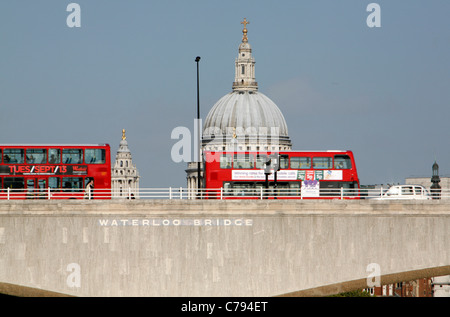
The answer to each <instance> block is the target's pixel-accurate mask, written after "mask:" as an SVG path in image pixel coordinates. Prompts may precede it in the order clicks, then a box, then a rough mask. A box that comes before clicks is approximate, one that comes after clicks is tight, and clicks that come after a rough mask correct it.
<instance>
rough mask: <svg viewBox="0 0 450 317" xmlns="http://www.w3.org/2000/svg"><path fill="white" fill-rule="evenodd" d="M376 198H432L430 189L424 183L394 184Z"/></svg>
mask: <svg viewBox="0 0 450 317" xmlns="http://www.w3.org/2000/svg"><path fill="white" fill-rule="evenodd" d="M375 199H380V200H384V199H419V200H429V199H432V198H431V195H430V193H429V192H428V190H427V189H426V188H425V187H423V186H422V185H394V186H391V187H390V188H389V189H388V190H387V192H386V193H384V194H383V195H382V196H381V197H380V198H375Z"/></svg>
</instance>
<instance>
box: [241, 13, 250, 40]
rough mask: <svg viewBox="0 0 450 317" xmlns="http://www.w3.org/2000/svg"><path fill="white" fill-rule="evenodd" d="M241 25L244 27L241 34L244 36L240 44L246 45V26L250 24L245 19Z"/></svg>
mask: <svg viewBox="0 0 450 317" xmlns="http://www.w3.org/2000/svg"><path fill="white" fill-rule="evenodd" d="M241 24H243V25H244V29H243V30H242V33H243V34H244V36H243V37H242V43H247V42H248V38H247V24H250V22H248V21H247V19H246V18H244V21H242V22H241Z"/></svg>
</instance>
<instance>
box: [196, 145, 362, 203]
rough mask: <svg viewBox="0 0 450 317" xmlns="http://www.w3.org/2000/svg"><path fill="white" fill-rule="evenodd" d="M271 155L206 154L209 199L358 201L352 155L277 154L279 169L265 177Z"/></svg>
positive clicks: (357, 181)
mask: <svg viewBox="0 0 450 317" xmlns="http://www.w3.org/2000/svg"><path fill="white" fill-rule="evenodd" d="M270 154H272V153H270V152H269V153H258V152H211V151H207V152H205V153H204V160H205V162H204V171H205V192H206V193H205V196H206V197H207V198H219V196H220V198H221V199H222V198H223V199H230V198H238V199H252V198H253V199H261V198H271V199H273V198H291V199H303V198H359V179H358V174H357V171H356V165H355V160H354V156H353V153H352V152H351V151H320V152H319V151H316V152H313V151H308V152H306V151H285V152H278V153H276V154H279V168H280V170H279V171H278V172H277V173H276V179H275V173H274V171H271V174H270V175H267V178H266V174H265V169H264V168H265V162H266V161H267V160H268V157H269V155H270Z"/></svg>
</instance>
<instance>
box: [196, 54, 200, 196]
mask: <svg viewBox="0 0 450 317" xmlns="http://www.w3.org/2000/svg"><path fill="white" fill-rule="evenodd" d="M195 62H196V63H197V131H198V133H197V134H198V140H197V147H198V156H197V193H200V158H201V145H200V142H201V137H200V134H201V130H200V129H201V127H200V83H199V71H198V65H199V62H200V56H197V57H196V58H195Z"/></svg>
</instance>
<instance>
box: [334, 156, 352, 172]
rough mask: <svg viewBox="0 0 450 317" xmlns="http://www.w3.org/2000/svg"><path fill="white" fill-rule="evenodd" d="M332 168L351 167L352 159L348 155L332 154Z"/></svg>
mask: <svg viewBox="0 0 450 317" xmlns="http://www.w3.org/2000/svg"><path fill="white" fill-rule="evenodd" d="M334 168H335V169H350V168H352V161H351V160H350V157H349V156H348V155H335V156H334Z"/></svg>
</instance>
